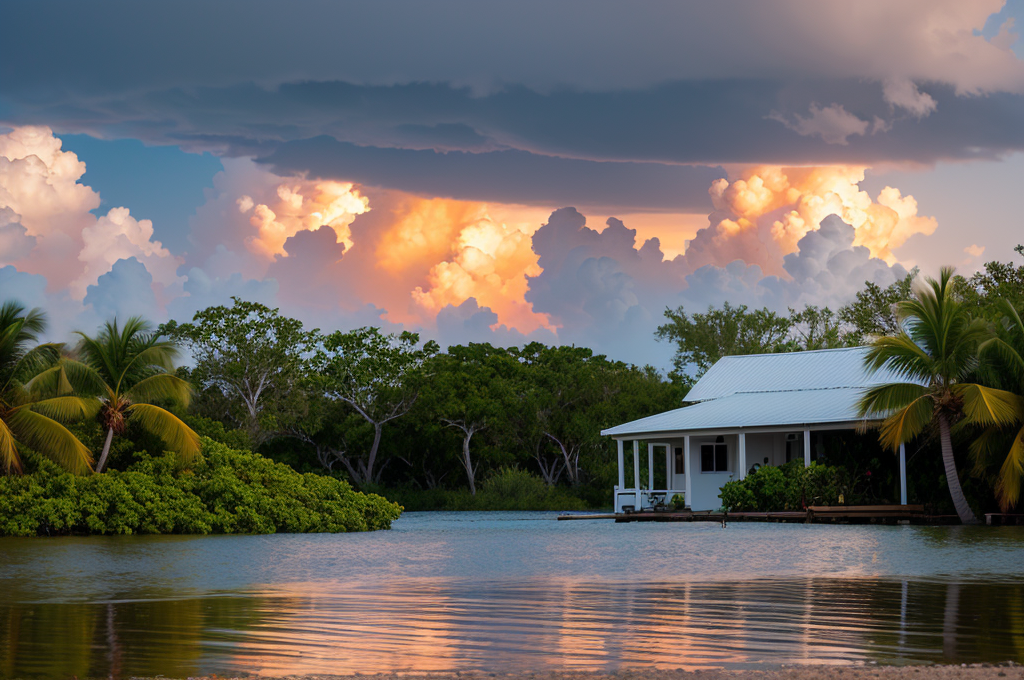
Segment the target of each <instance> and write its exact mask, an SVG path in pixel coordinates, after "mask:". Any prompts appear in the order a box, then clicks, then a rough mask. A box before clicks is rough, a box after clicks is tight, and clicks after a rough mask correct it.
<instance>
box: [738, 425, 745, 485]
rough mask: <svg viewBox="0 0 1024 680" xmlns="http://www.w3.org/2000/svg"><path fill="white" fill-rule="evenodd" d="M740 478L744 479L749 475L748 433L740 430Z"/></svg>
mask: <svg viewBox="0 0 1024 680" xmlns="http://www.w3.org/2000/svg"><path fill="white" fill-rule="evenodd" d="M739 454H740V455H739V466H740V469H739V473H740V474H739V478H740V479H743V478H745V477H746V476H747V433H746V432H740V451H739Z"/></svg>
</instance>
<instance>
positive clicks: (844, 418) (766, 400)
mask: <svg viewBox="0 0 1024 680" xmlns="http://www.w3.org/2000/svg"><path fill="white" fill-rule="evenodd" d="M863 393H864V388H863V387H838V388H833V389H820V390H792V391H789V392H740V393H738V394H731V395H729V396H727V397H722V398H721V399H712V400H710V401H702V402H700V403H699V404H693V405H692V406H684V407H683V408H677V409H675V410H673V411H667V412H665V413H659V414H658V415H655V416H648V417H647V418H641V419H640V420H634V421H633V422H631V423H625V424H623V425H617V426H615V427H612V428H609V429H607V430H602V431H601V434H602V435H609V436H613V437H616V436H623V435H647V434H654V433H656V432H658V433H660V432H685V431H690V430H724V429H732V428H749V427H772V426H776V425H823V424H829V423H850V422H855V421H858V420H860V419H859V418H858V417H857V400H858V399H860V396H861V395H862V394H863Z"/></svg>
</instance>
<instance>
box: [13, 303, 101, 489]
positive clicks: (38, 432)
mask: <svg viewBox="0 0 1024 680" xmlns="http://www.w3.org/2000/svg"><path fill="white" fill-rule="evenodd" d="M44 330H46V317H45V316H44V314H43V313H42V312H41V311H39V310H38V309H33V310H30V311H28V312H26V311H25V308H24V307H22V306H21V305H19V304H17V303H15V302H5V303H4V304H3V305H2V306H0V470H2V471H3V472H4V473H5V474H10V473H12V472H20V471H21V457H20V455H19V452H18V447H19V446H27V447H29V448H31V449H34V450H35V451H37V452H38V453H40V454H41V455H44V456H46V457H48V458H50V459H52V460H54V461H55V462H57V463H58V464H59V465H61V466H62V467H64V468H65V469H67V470H70V471H71V472H75V473H82V472H87V471H89V470H90V468H91V465H92V455H91V454H90V453H89V449H87V448H86V447H85V446H84V445H83V444H82V442H80V441H78V438H77V437H75V435H73V434H72V433H71V432H70V431H69V430H68V429H67V428H66V427H64V425H62V424H61V422H60V421H68V420H75V419H81V418H86V417H88V416H89V415H90V414H91V413H92V412H93V411H92V409H91V404H90V401H89V400H86V399H82V398H81V397H78V396H75V395H73V394H71V389H70V385H67V384H64V385H63V387H64V389H61V390H59V391H58V392H57V393H56V394H54V395H52V396H49V397H48V398H44V396H43V395H42V393H41V392H40V385H41V384H42V382H44V381H45V379H43V380H40V376H41V375H44V374H46V373H47V369H48V368H49V367H51V366H52V365H53V363H54V362H55V361H56V360H57V358H58V357H59V356H60V347H59V346H58V345H51V344H44V345H39V344H37V339H38V336H39V334H40V333H42V332H43V331H44Z"/></svg>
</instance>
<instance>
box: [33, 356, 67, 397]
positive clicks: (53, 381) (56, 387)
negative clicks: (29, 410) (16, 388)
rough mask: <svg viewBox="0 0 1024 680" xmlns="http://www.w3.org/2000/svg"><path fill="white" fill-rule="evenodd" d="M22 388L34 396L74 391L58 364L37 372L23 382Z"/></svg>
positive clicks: (63, 393)
mask: <svg viewBox="0 0 1024 680" xmlns="http://www.w3.org/2000/svg"><path fill="white" fill-rule="evenodd" d="M24 388H25V389H26V390H28V392H29V394H31V395H32V396H33V397H36V398H44V397H47V396H62V395H65V394H71V393H72V392H74V391H75V388H74V387H72V386H71V382H70V381H68V376H67V373H65V372H64V369H63V367H61V366H60V364H58V365H56V366H51V367H50V368H47V369H46V370H44V371H41V372H39V373H37V374H36V375H35V377H33V378H32V379H31V380H29V381H28V382H27V383H25V385H24Z"/></svg>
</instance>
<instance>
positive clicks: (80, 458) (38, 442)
mask: <svg viewBox="0 0 1024 680" xmlns="http://www.w3.org/2000/svg"><path fill="white" fill-rule="evenodd" d="M7 426H8V427H9V428H10V429H11V432H13V433H14V436H15V438H16V439H17V441H19V442H21V443H23V444H25V445H26V446H28V447H29V448H32V449H35V450H36V451H37V452H39V453H40V454H42V455H44V456H46V457H47V458H50V459H52V460H54V461H55V462H56V463H57V464H58V465H60V466H61V467H63V468H64V469H65V470H68V471H70V472H73V473H75V474H82V473H85V472H88V471H89V470H91V469H92V455H91V454H90V453H89V449H87V448H85V445H84V444H82V442H80V441H78V438H77V437H75V435H73V434H72V433H71V431H70V430H68V429H67V428H66V427H64V426H63V425H61V424H60V423H58V422H57V421H56V420H53V419H52V418H47V417H46V416H44V415H43V414H42V413H36V412H35V411H32V410H31V409H29V408H27V407H24V406H23V407H20V408H18V409H16V410H14V411H13V412H10V413H9V415H8V416H7Z"/></svg>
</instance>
